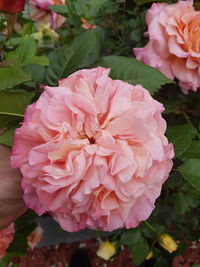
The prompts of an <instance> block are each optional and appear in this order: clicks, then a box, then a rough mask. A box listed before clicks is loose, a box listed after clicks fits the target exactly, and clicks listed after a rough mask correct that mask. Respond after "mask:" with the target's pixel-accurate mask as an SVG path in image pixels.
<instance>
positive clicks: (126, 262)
mask: <svg viewBox="0 0 200 267" xmlns="http://www.w3.org/2000/svg"><path fill="white" fill-rule="evenodd" d="M98 247H99V240H98V239H91V240H86V241H81V242H74V243H68V244H66V243H65V244H59V245H56V246H47V247H42V248H35V249H34V250H31V249H29V250H28V253H27V255H26V256H23V257H21V258H13V259H12V262H13V263H17V264H19V267H96V266H98V267H134V266H136V265H134V263H133V261H132V259H131V254H130V252H129V250H128V249H127V248H123V249H122V250H121V252H120V253H118V254H117V255H116V256H115V257H114V258H112V259H111V260H109V261H104V260H103V259H101V258H99V257H97V256H96V251H97V249H98ZM149 263H150V262H149ZM199 263H200V241H199V242H192V243H189V244H187V249H186V250H185V252H184V254H183V255H181V256H177V257H175V258H174V260H173V263H172V267H191V266H192V265H194V264H199ZM11 266H12V265H11ZM143 266H154V265H152V264H148V262H147V261H146V264H144V265H143Z"/></svg>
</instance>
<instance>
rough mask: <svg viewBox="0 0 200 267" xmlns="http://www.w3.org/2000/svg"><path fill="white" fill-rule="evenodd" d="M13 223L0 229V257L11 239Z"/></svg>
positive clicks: (3, 254) (0, 257)
mask: <svg viewBox="0 0 200 267" xmlns="http://www.w3.org/2000/svg"><path fill="white" fill-rule="evenodd" d="M13 233H14V224H13V223H12V224H10V225H9V226H8V227H6V228H4V229H3V230H0V259H2V258H3V257H4V256H5V254H6V249H7V248H8V247H9V245H10V243H11V242H12V241H13Z"/></svg>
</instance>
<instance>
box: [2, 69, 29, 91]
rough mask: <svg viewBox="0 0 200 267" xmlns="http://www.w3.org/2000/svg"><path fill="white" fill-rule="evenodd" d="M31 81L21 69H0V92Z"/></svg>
mask: <svg viewBox="0 0 200 267" xmlns="http://www.w3.org/2000/svg"><path fill="white" fill-rule="evenodd" d="M30 80H31V76H30V75H29V74H28V73H26V72H25V71H24V70H23V69H22V68H18V67H3V68H0V90H4V89H7V88H12V87H14V86H16V85H18V84H21V83H24V82H27V81H30Z"/></svg>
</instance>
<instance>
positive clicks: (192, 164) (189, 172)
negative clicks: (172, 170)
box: [179, 159, 200, 191]
mask: <svg viewBox="0 0 200 267" xmlns="http://www.w3.org/2000/svg"><path fill="white" fill-rule="evenodd" d="M199 170H200V159H189V160H187V161H186V162H185V163H184V164H183V165H181V166H180V167H179V171H180V173H181V174H182V176H183V177H184V178H185V179H186V180H187V182H188V183H190V184H191V185H192V186H194V187H195V188H196V189H197V190H199V191H200V172H199Z"/></svg>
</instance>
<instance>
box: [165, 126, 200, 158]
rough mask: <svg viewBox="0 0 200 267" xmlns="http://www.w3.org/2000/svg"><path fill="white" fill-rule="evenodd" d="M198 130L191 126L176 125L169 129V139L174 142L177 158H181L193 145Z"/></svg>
mask: <svg viewBox="0 0 200 267" xmlns="http://www.w3.org/2000/svg"><path fill="white" fill-rule="evenodd" d="M196 134H197V130H196V129H195V128H194V127H192V126H191V125H189V124H182V125H174V126H169V127H168V128H167V137H168V138H169V140H170V142H172V144H173V146H174V150H175V156H176V157H180V156H181V155H182V154H183V153H184V152H185V151H187V150H188V148H189V147H190V146H191V144H192V139H193V138H194V137H195V135H196Z"/></svg>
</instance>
